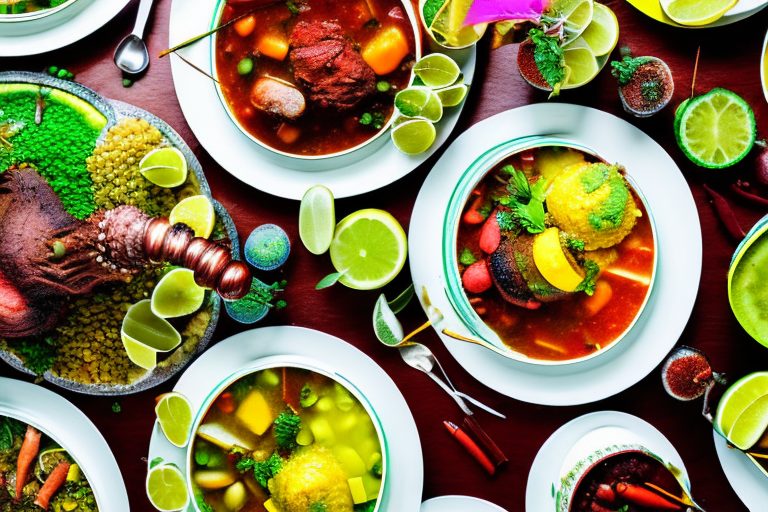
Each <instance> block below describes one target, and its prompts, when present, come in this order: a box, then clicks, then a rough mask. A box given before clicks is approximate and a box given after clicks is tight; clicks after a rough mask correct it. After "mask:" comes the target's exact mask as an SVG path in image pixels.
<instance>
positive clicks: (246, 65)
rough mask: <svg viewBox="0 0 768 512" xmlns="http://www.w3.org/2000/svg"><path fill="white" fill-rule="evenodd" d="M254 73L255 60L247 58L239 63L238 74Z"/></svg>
mask: <svg viewBox="0 0 768 512" xmlns="http://www.w3.org/2000/svg"><path fill="white" fill-rule="evenodd" d="M251 71H253V59H252V58H250V57H245V58H244V59H242V60H241V61H240V62H238V63H237V72H238V73H239V74H241V75H249V74H251Z"/></svg>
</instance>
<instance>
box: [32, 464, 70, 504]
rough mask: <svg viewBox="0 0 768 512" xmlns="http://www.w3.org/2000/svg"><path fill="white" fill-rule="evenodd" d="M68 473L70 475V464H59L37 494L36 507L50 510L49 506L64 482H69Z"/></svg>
mask: <svg viewBox="0 0 768 512" xmlns="http://www.w3.org/2000/svg"><path fill="white" fill-rule="evenodd" d="M67 473H69V462H64V461H62V462H59V464H58V465H57V466H56V467H55V468H53V471H51V474H50V475H48V478H46V479H45V483H44V484H43V486H42V487H41V488H40V491H38V493H37V498H36V499H35V505H37V506H38V507H42V509H43V510H48V504H49V503H50V501H51V498H53V495H54V494H56V491H58V490H59V489H60V488H61V486H62V485H64V482H66V481H67Z"/></svg>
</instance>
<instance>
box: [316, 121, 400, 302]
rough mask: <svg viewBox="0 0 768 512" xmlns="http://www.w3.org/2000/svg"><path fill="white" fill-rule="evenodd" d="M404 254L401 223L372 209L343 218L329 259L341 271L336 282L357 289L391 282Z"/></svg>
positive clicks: (367, 288) (373, 287)
mask: <svg viewBox="0 0 768 512" xmlns="http://www.w3.org/2000/svg"><path fill="white" fill-rule="evenodd" d="M403 126H405V125H403ZM407 254H408V240H407V238H406V236H405V232H404V231H403V228H402V227H401V226H400V223H399V222H397V220H396V219H395V218H394V217H393V216H392V215H390V214H389V213H387V212H385V211H383V210H376V209H372V208H371V209H367V210H360V211H357V212H355V213H352V214H350V215H348V216H347V217H345V218H344V219H342V221H341V222H339V224H338V226H336V235H335V236H334V237H333V242H331V262H333V266H334V267H335V268H336V270H337V271H338V272H342V273H343V275H342V276H341V279H339V282H341V283H342V284H344V285H345V286H348V287H350V288H355V289H358V290H373V289H375V288H381V287H382V286H384V285H385V284H387V283H388V282H390V281H391V280H392V279H394V278H395V276H397V274H399V273H400V270H402V268H403V265H404V264H405V257H406V255H407Z"/></svg>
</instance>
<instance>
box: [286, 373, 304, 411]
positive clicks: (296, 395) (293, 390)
mask: <svg viewBox="0 0 768 512" xmlns="http://www.w3.org/2000/svg"><path fill="white" fill-rule="evenodd" d="M294 375H295V374H294ZM303 386H304V382H303V381H300V380H298V379H295V378H293V379H292V378H290V376H289V375H288V371H287V369H286V368H285V367H283V402H284V403H285V404H286V405H287V406H288V407H290V408H291V410H292V411H293V412H295V413H296V414H298V412H299V410H300V407H301V404H300V403H299V400H300V399H301V388H302V387H303Z"/></svg>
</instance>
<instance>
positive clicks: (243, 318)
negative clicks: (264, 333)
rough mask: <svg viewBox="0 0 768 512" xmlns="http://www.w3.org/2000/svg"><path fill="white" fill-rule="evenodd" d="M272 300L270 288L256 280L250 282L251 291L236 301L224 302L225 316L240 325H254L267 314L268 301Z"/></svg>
mask: <svg viewBox="0 0 768 512" xmlns="http://www.w3.org/2000/svg"><path fill="white" fill-rule="evenodd" d="M271 298H272V290H271V289H270V287H269V286H268V285H266V284H264V283H263V282H261V281H259V280H258V279H256V278H253V281H251V290H250V291H249V292H248V293H247V294H246V295H245V297H243V298H242V299H238V300H225V301H223V302H224V308H225V309H226V310H227V314H229V316H230V317H231V318H232V320H234V321H236V322H240V323H241V324H255V323H256V322H258V321H259V320H261V319H262V318H264V317H265V316H267V313H269V309H270V307H269V305H268V303H267V302H268V301H269V299H271Z"/></svg>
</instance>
